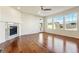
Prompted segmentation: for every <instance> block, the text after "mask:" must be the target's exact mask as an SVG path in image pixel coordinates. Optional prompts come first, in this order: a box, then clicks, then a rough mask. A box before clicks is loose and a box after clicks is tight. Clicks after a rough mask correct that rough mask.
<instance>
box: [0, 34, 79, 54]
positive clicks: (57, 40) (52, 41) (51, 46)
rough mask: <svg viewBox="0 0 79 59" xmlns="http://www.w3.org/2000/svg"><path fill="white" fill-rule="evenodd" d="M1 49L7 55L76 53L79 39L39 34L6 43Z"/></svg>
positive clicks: (78, 47) (0, 45)
mask: <svg viewBox="0 0 79 59" xmlns="http://www.w3.org/2000/svg"><path fill="white" fill-rule="evenodd" d="M0 48H2V50H3V51H4V52H6V53H55V52H56V53H65V52H68V53H76V52H79V39H76V38H71V37H65V36H61V35H54V34H48V33H37V34H32V35H24V36H21V37H17V38H14V39H12V40H9V41H6V42H4V43H2V44H0Z"/></svg>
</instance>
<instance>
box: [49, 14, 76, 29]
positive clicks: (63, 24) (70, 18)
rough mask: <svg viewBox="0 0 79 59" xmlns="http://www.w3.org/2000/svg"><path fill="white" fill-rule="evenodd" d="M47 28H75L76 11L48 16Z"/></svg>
mask: <svg viewBox="0 0 79 59" xmlns="http://www.w3.org/2000/svg"><path fill="white" fill-rule="evenodd" d="M47 29H58V30H77V13H69V14H66V15H62V16H60V15H59V16H53V18H48V19H47Z"/></svg>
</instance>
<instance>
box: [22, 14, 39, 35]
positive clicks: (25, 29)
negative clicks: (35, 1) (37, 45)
mask: <svg viewBox="0 0 79 59" xmlns="http://www.w3.org/2000/svg"><path fill="white" fill-rule="evenodd" d="M40 19H41V17H38V16H34V15H29V14H22V24H21V34H22V35H27V34H33V33H38V32H40Z"/></svg>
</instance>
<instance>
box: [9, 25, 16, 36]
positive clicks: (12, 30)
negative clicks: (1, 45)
mask: <svg viewBox="0 0 79 59" xmlns="http://www.w3.org/2000/svg"><path fill="white" fill-rule="evenodd" d="M15 34H17V26H10V36H11V35H15Z"/></svg>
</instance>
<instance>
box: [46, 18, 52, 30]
mask: <svg viewBox="0 0 79 59" xmlns="http://www.w3.org/2000/svg"><path fill="white" fill-rule="evenodd" d="M47 29H52V18H48V19H47Z"/></svg>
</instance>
